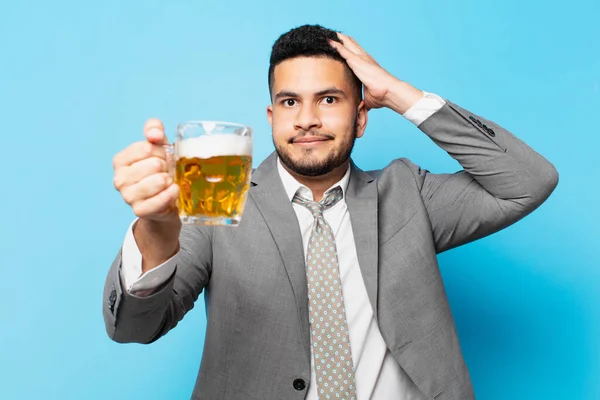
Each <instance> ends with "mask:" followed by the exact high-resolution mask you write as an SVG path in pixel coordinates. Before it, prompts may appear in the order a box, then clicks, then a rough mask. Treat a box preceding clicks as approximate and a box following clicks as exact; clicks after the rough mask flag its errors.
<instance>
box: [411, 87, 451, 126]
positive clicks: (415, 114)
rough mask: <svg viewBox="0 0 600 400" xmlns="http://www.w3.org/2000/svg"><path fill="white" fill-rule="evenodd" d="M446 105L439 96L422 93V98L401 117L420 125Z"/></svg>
mask: <svg viewBox="0 0 600 400" xmlns="http://www.w3.org/2000/svg"><path fill="white" fill-rule="evenodd" d="M444 104H446V101H445V100H444V99H442V98H441V97H440V96H438V95H436V94H433V93H428V92H423V97H421V99H420V100H419V101H417V102H416V103H415V104H413V105H412V107H411V108H409V109H408V110H407V111H406V112H405V113H404V114H403V115H404V118H406V119H407V120H409V121H410V122H412V123H413V124H415V125H416V126H419V125H421V124H422V123H423V122H424V121H425V120H426V119H427V118H429V117H431V116H432V115H433V114H435V113H436V111H438V110H439V109H440V108H442V107H443V106H444Z"/></svg>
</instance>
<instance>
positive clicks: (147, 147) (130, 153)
mask: <svg viewBox="0 0 600 400" xmlns="http://www.w3.org/2000/svg"><path fill="white" fill-rule="evenodd" d="M150 157H158V158H162V159H166V157H167V155H166V152H165V148H164V147H163V146H162V145H157V144H152V143H149V142H146V141H144V142H135V143H133V144H131V145H129V147H127V148H126V149H125V150H123V151H121V152H119V153H118V154H117V155H116V156H115V157H114V158H113V168H114V169H115V170H117V169H118V168H121V167H124V166H129V165H132V164H133V163H135V162H137V161H140V160H144V159H146V158H150Z"/></svg>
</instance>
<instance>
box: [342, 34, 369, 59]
mask: <svg viewBox="0 0 600 400" xmlns="http://www.w3.org/2000/svg"><path fill="white" fill-rule="evenodd" d="M337 35H338V38H339V39H340V40H341V41H342V43H343V44H344V46H346V47H347V48H348V50H350V51H351V52H353V53H355V54H363V53H366V52H365V51H364V49H363V48H362V47H360V45H359V44H358V43H357V42H356V40H354V39H353V38H351V37H350V36H347V35H344V34H343V33H340V32H338V33H337Z"/></svg>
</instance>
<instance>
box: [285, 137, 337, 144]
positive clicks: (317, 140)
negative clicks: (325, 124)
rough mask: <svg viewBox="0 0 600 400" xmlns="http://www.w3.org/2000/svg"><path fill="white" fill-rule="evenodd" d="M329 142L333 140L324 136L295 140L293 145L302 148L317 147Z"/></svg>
mask: <svg viewBox="0 0 600 400" xmlns="http://www.w3.org/2000/svg"><path fill="white" fill-rule="evenodd" d="M329 140H332V139H331V138H328V137H323V136H303V137H300V138H297V139H293V140H292V144H295V145H300V146H316V145H319V144H323V143H325V142H327V141H329Z"/></svg>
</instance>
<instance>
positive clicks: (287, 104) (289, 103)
mask: <svg viewBox="0 0 600 400" xmlns="http://www.w3.org/2000/svg"><path fill="white" fill-rule="evenodd" d="M283 105H284V106H285V107H294V106H295V105H296V100H295V99H286V100H283Z"/></svg>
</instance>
